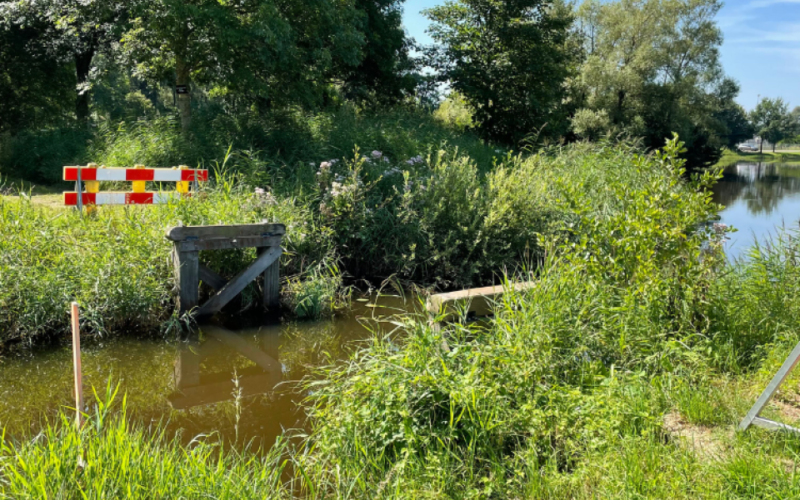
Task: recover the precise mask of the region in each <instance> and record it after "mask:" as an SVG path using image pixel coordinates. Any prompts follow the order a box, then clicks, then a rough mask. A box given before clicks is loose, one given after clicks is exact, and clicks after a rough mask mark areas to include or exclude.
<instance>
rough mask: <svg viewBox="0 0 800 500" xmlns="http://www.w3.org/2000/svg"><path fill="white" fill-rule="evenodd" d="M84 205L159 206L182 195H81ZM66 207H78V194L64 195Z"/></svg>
mask: <svg viewBox="0 0 800 500" xmlns="http://www.w3.org/2000/svg"><path fill="white" fill-rule="evenodd" d="M81 195H82V196H81V204H82V205H159V204H162V203H169V202H170V201H173V202H175V201H178V200H180V199H181V194H180V193H178V192H175V191H171V192H169V191H167V192H161V193H153V192H146V193H119V192H113V191H109V192H105V193H81ZM64 205H66V206H68V207H74V206H77V205H78V193H76V192H75V191H69V192H65V193H64Z"/></svg>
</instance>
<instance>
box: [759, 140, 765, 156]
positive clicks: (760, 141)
mask: <svg viewBox="0 0 800 500" xmlns="http://www.w3.org/2000/svg"><path fill="white" fill-rule="evenodd" d="M758 154H760V155H761V154H764V139H763V138H759V140H758Z"/></svg>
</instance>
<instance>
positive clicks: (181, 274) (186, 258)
mask: <svg viewBox="0 0 800 500" xmlns="http://www.w3.org/2000/svg"><path fill="white" fill-rule="evenodd" d="M172 259H173V263H174V265H175V274H176V275H177V277H178V293H179V295H180V312H181V314H183V313H185V312H187V311H191V310H192V309H194V308H195V307H197V303H198V301H199V300H200V291H199V290H198V287H199V286H200V269H199V268H200V260H199V257H198V252H196V251H183V250H178V249H177V248H175V249H173V252H172Z"/></svg>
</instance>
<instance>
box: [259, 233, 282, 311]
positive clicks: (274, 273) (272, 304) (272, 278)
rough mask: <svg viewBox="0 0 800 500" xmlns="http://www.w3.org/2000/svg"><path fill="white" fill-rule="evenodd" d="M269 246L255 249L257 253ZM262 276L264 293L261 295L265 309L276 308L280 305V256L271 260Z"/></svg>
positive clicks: (264, 250) (267, 248)
mask: <svg viewBox="0 0 800 500" xmlns="http://www.w3.org/2000/svg"><path fill="white" fill-rule="evenodd" d="M269 248H270V247H259V248H257V249H256V252H257V253H258V255H261V254H262V253H264V252H266V251H267V250H269ZM263 276H264V295H263V297H262V300H263V304H264V307H266V308H267V309H273V308H277V307H278V306H279V305H280V294H281V260H280V258H279V259H278V260H276V261H275V262H273V263H272V264H271V265H270V266H269V267H268V268H267V270H266V271H264V273H263Z"/></svg>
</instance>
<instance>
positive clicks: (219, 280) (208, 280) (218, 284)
mask: <svg viewBox="0 0 800 500" xmlns="http://www.w3.org/2000/svg"><path fill="white" fill-rule="evenodd" d="M199 275H200V280H201V281H202V282H203V283H205V284H206V285H208V286H210V287H211V288H213V289H214V291H215V292H218V291H220V290H222V288H223V287H224V286H225V284H226V283H227V282H228V280H226V279H225V278H223V277H222V276H220V275H219V274H217V273H215V272H214V271H212V270H211V269H209V268H208V267H206V266H205V265H203V264H200V267H199Z"/></svg>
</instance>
